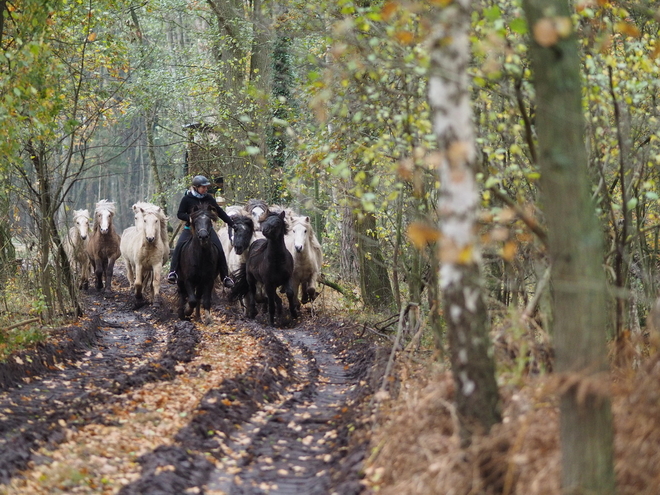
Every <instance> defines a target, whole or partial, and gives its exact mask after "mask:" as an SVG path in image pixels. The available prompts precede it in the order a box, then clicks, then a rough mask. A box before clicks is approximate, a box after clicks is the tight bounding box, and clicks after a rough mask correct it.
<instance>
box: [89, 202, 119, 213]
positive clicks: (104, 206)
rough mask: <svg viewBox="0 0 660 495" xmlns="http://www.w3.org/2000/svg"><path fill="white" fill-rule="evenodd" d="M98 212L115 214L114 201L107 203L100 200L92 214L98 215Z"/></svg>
mask: <svg viewBox="0 0 660 495" xmlns="http://www.w3.org/2000/svg"><path fill="white" fill-rule="evenodd" d="M100 211H109V212H110V213H112V214H114V213H115V203H114V201H108V200H107V199H102V200H101V201H99V202H98V203H96V209H95V210H94V213H98V212H100Z"/></svg>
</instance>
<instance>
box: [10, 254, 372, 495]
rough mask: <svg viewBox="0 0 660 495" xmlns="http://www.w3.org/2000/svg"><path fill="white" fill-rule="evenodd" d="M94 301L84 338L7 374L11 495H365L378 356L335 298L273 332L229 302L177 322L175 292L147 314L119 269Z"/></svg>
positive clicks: (60, 337)
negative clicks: (338, 312)
mask: <svg viewBox="0 0 660 495" xmlns="http://www.w3.org/2000/svg"><path fill="white" fill-rule="evenodd" d="M83 297H84V303H83V304H84V307H85V310H86V314H85V317H84V318H82V319H81V321H80V322H79V323H78V324H76V325H74V326H71V327H68V328H62V329H57V330H53V331H52V335H51V336H50V339H49V342H48V343H47V344H45V345H40V346H39V347H38V348H37V349H35V350H32V351H25V352H22V353H20V354H16V355H14V356H12V357H11V358H10V359H9V360H8V361H7V362H6V363H3V364H2V365H0V494H22V495H23V494H31V495H32V494H34V495H37V494H60V493H62V494H69V493H71V494H72V493H81V494H83V493H90V494H91V493H95V494H96V493H100V494H114V493H119V494H123V495H129V494H163V495H166V494H172V495H181V494H185V493H199V494H201V493H205V494H211V495H212V494H262V493H263V494H266V493H279V494H326V493H327V494H329V493H337V494H341V495H350V494H353V493H359V492H361V491H363V489H364V486H363V484H362V483H361V479H360V478H361V472H360V470H361V468H362V461H363V459H364V458H365V456H366V449H367V441H366V438H365V436H364V435H363V434H362V433H361V432H363V431H366V430H368V428H367V427H366V426H365V421H367V420H366V419H365V418H367V417H368V416H369V414H368V412H366V409H365V407H366V405H367V402H366V399H367V398H368V397H369V396H370V395H371V393H372V391H373V389H374V386H375V383H376V381H377V379H378V371H377V370H379V369H380V370H381V371H380V372H381V373H382V369H383V366H382V365H379V363H378V362H377V361H378V359H377V356H378V355H380V354H382V353H380V354H379V352H378V347H379V346H378V345H375V344H374V342H369V340H368V338H366V336H362V337H360V338H356V335H357V334H359V333H360V328H358V327H356V326H355V325H352V324H350V323H349V322H346V321H343V320H341V319H338V318H337V317H336V316H335V315H334V314H333V312H332V311H331V310H328V309H327V308H326V309H324V304H325V303H324V300H323V299H324V296H323V295H322V296H321V297H320V298H319V299H318V300H317V301H316V302H315V309H314V310H313V311H314V314H313V311H312V309H311V308H309V307H307V308H305V309H304V310H303V314H302V316H301V317H300V318H299V319H297V320H295V321H294V322H291V321H290V320H287V319H286V318H285V319H284V320H283V322H282V325H281V326H276V327H275V328H274V327H271V326H269V325H267V323H266V319H265V318H264V315H263V314H260V315H259V316H258V317H257V319H256V321H250V320H246V319H244V318H243V317H242V314H241V311H240V310H239V308H238V307H236V306H235V305H232V304H229V303H227V299H226V297H225V295H224V294H223V293H222V290H219V291H216V295H215V296H214V304H213V308H212V313H213V317H214V321H213V323H211V324H209V325H203V324H201V323H199V322H197V321H194V320H193V322H187V321H179V320H178V318H177V317H176V287H175V286H170V285H168V284H164V286H163V287H162V298H161V304H155V305H154V304H147V305H143V306H142V307H138V306H136V305H135V302H134V298H133V296H132V294H131V292H130V290H129V287H128V282H127V280H126V277H125V276H124V275H123V270H122V267H121V265H118V266H117V269H116V271H115V278H114V280H113V290H112V291H110V292H106V293H103V292H97V291H96V290H95V289H90V290H89V291H87V292H85V293H84V295H83ZM362 333H364V330H362Z"/></svg>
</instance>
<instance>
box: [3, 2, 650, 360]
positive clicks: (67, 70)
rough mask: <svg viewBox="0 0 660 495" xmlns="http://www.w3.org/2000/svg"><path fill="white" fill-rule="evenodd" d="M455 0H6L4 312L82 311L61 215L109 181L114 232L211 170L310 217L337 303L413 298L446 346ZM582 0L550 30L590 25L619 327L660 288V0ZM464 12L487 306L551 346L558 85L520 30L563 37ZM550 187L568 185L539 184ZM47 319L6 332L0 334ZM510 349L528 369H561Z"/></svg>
mask: <svg viewBox="0 0 660 495" xmlns="http://www.w3.org/2000/svg"><path fill="white" fill-rule="evenodd" d="M456 4H460V2H453V1H452V0H428V1H419V2H418V1H387V2H382V1H367V0H365V1H353V0H336V1H325V0H319V1H317V2H311V3H310V2H296V1H285V0H283V1H279V2H270V1H262V0H252V1H240V0H206V1H193V0H145V1H142V2H132V1H117V0H88V1H76V0H17V1H10V0H0V10H1V11H2V13H3V15H2V18H1V24H0V32H1V33H2V38H1V40H0V78H1V80H2V84H1V89H0V121H1V125H0V134H1V139H0V148H1V153H0V156H2V159H1V160H0V174H1V176H2V182H3V186H4V187H2V189H1V190H0V240H1V247H0V268H1V270H0V277H2V285H1V286H2V291H1V292H2V293H1V296H2V297H1V299H2V301H0V302H1V309H2V312H3V318H5V320H6V321H14V320H16V319H17V317H18V318H20V317H21V315H28V316H29V315H35V314H37V315H39V316H40V317H41V318H43V319H44V320H45V321H49V322H53V321H57V320H59V319H62V318H66V317H70V316H71V315H73V314H74V313H75V311H76V304H77V303H76V301H77V289H76V287H75V285H74V284H73V283H72V281H71V275H70V272H69V267H68V263H67V260H66V257H65V255H64V251H63V250H62V248H61V235H62V232H64V231H65V229H66V227H67V222H70V219H71V215H70V212H71V210H73V209H80V208H89V209H90V210H91V209H93V205H94V203H95V202H96V201H97V200H99V199H110V200H113V201H115V202H116V203H117V205H118V215H117V220H116V221H117V224H118V226H119V230H121V229H123V228H125V227H128V226H129V225H130V224H131V223H132V214H131V213H130V207H131V205H132V204H133V203H134V202H136V201H138V200H149V201H152V202H155V203H158V204H161V205H162V206H164V207H165V208H166V209H167V210H168V212H169V213H170V215H171V216H172V213H173V212H174V209H175V208H176V205H177V204H178V200H179V198H180V195H181V194H182V192H183V191H184V190H185V188H186V187H187V184H188V181H189V177H190V175H191V174H195V173H204V174H206V175H208V176H209V177H210V178H212V179H213V180H214V182H216V185H217V186H218V188H219V190H218V194H220V195H222V196H223V197H224V198H225V199H226V201H227V204H234V203H242V202H245V201H246V200H247V199H250V198H262V199H265V200H266V201H268V202H270V203H278V204H285V205H290V206H292V207H294V208H295V209H297V210H298V211H300V212H301V213H303V214H307V215H310V216H311V217H312V218H313V219H314V222H315V226H316V230H317V232H318V233H319V237H320V238H321V240H322V243H323V247H324V256H325V260H326V262H325V265H324V274H325V277H326V279H327V280H331V281H334V282H335V283H337V284H339V287H340V288H342V290H344V294H345V295H346V298H347V305H346V306H347V311H348V312H349V313H352V315H353V316H354V317H357V313H358V312H361V311H362V309H363V308H367V309H368V310H370V311H371V313H370V314H383V315H385V317H389V315H390V314H394V315H398V312H399V310H400V308H404V307H411V306H409V303H412V304H413V305H414V307H415V308H419V312H418V313H415V315H414V316H415V318H416V321H417V323H415V322H412V323H411V325H410V326H411V327H412V328H415V327H421V328H422V331H423V335H422V336H423V338H424V339H425V340H426V341H427V342H428V341H435V342H436V344H437V346H438V347H439V348H440V349H444V348H445V346H446V342H445V341H444V340H443V339H444V328H445V323H446V321H445V315H444V313H443V310H442V307H441V304H440V296H439V295H438V293H437V287H438V279H437V276H438V270H437V267H438V260H437V258H438V256H437V255H438V253H437V248H436V246H435V241H437V240H438V236H439V235H438V231H437V224H438V221H439V212H438V208H437V206H438V202H439V200H440V197H439V194H440V190H441V189H440V187H441V184H440V183H439V179H438V174H437V168H438V163H437V159H438V158H437V157H438V155H437V153H436V152H437V151H442V150H439V145H438V139H437V136H436V135H435V134H434V132H433V125H432V109H431V108H430V107H429V102H428V80H429V71H430V70H431V67H432V61H431V53H432V51H433V48H434V47H433V46H431V44H430V42H429V39H430V38H429V35H430V33H431V31H432V29H433V22H434V21H433V20H434V19H435V17H434V12H437V11H443V9H448V8H452V7H455V6H456ZM559 4H561V2H548V3H547V8H548V9H550V11H548V12H545V14H544V15H546V16H550V17H552V16H554V15H556V13H555V12H554V11H553V10H552V9H554V8H555V5H559ZM570 7H571V12H570V14H569V15H567V16H564V17H556V19H559V21H558V23H557V24H555V25H553V27H552V29H550V30H549V31H546V33H545V34H548V35H550V36H557V37H558V38H559V39H563V38H565V37H566V38H568V37H569V35H570V36H571V37H572V35H573V33H575V34H576V37H575V40H576V44H575V52H576V54H577V55H578V56H579V61H580V73H579V77H580V81H581V91H582V93H581V102H582V114H583V119H584V121H583V122H584V125H583V129H584V134H585V143H584V146H585V152H586V163H585V164H584V165H585V167H586V173H587V174H588V179H589V184H590V186H589V188H590V198H591V202H592V204H593V206H594V209H595V212H596V214H597V216H598V220H599V221H598V228H599V231H600V233H601V235H602V237H601V239H600V240H599V242H602V246H603V258H602V263H601V264H602V267H603V269H604V273H605V276H606V278H607V282H608V287H609V289H610V290H609V292H608V302H607V305H606V306H605V307H604V308H603V312H604V313H605V314H606V315H607V318H606V320H607V322H608V323H607V328H601V329H600V330H599V331H600V332H601V337H602V339H605V338H609V339H611V340H612V341H614V342H619V341H621V339H622V338H623V337H626V336H630V335H640V336H643V331H644V329H645V328H646V327H647V326H648V321H647V320H648V315H649V312H650V310H651V309H652V307H653V304H654V302H655V299H656V296H657V292H658V288H657V284H658V280H659V279H658V263H657V257H658V250H659V249H660V246H659V241H660V230H659V229H660V223H659V222H658V214H659V213H658V199H659V198H660V196H659V194H658V181H659V180H660V177H659V175H658V174H659V170H660V169H659V167H660V144H659V143H660V140H659V138H660V132H659V128H658V112H659V109H660V106H659V105H658V101H657V98H658V94H659V92H658V87H659V85H660V80H659V78H658V73H659V72H660V57H659V56H660V43H659V42H658V29H659V22H660V11H658V10H657V6H655V5H654V3H653V2H651V1H644V0H638V1H634V0H633V1H605V0H578V1H577V2H575V3H574V4H571V5H570ZM468 15H469V41H470V48H471V58H470V60H469V63H468V64H467V67H465V68H464V69H465V70H466V71H467V74H468V76H469V95H470V100H471V107H472V111H473V114H474V119H473V121H474V131H475V144H476V149H477V150H478V151H477V160H476V163H475V164H474V171H475V179H476V181H477V183H478V185H479V194H480V210H479V217H478V223H477V225H476V227H477V229H478V236H479V240H480V242H481V249H482V250H483V266H482V272H481V277H482V278H481V281H480V283H481V284H482V285H483V286H484V287H485V294H486V300H487V304H488V308H489V318H490V319H491V321H493V322H494V323H495V324H498V323H502V322H516V324H512V325H508V326H507V325H504V326H505V327H507V328H508V331H509V332H510V333H509V334H508V335H507V336H506V338H507V339H511V338H515V337H517V336H520V335H528V334H529V332H532V333H536V337H535V340H536V341H538V339H539V338H540V337H539V335H540V336H544V337H547V336H548V332H549V331H550V329H551V328H552V319H553V317H552V315H553V313H552V311H551V304H552V301H551V298H550V296H549V293H550V292H549V291H547V290H544V288H545V287H547V285H548V277H549V258H548V237H547V233H546V219H545V218H544V215H543V213H541V209H540V207H539V205H540V200H541V198H542V195H541V193H540V191H539V181H540V179H541V176H542V170H541V165H540V156H539V143H538V135H537V128H536V126H537V122H538V119H539V115H538V112H537V110H538V108H539V107H540V106H542V105H540V99H542V98H544V97H545V95H542V94H541V95H539V94H536V87H535V85H534V79H533V73H532V69H531V65H532V62H531V58H530V40H531V41H532V43H534V42H536V43H539V44H542V46H544V47H546V48H548V47H549V49H552V46H554V44H555V41H556V40H555V41H553V40H545V41H544V40H542V39H540V38H539V36H542V35H543V34H544V33H543V32H541V33H540V34H539V32H536V31H534V30H533V29H530V27H529V25H528V21H527V17H526V16H525V12H524V11H523V5H521V3H520V2H518V1H504V0H502V1H495V0H494V1H485V0H484V1H475V2H472V3H471V4H470V5H469V12H468ZM552 18H553V19H554V18H555V17H552ZM566 20H567V21H568V23H566ZM560 21H561V22H560ZM533 31H534V32H533ZM459 76H460V75H459V74H457V75H456V77H459ZM555 199H556V200H557V201H560V202H566V201H568V202H569V203H568V204H569V205H570V201H571V200H572V199H573V198H570V197H569V198H547V197H546V198H543V200H544V201H546V202H552V201H553V200H555ZM576 205H577V203H576ZM172 225H173V226H175V224H174V222H172ZM521 315H522V316H524V320H523V321H525V325H518V323H517V322H518V321H519V320H520V317H521ZM411 317H412V316H411ZM393 321H394V322H396V318H395V319H394V320H393ZM381 323H382V322H381ZM383 328H387V327H386V326H384V327H383ZM499 328H502V327H499ZM530 328H531V330H530ZM39 338H40V333H39V330H38V329H34V330H25V331H22V332H20V334H18V335H14V333H11V334H9V333H3V335H2V343H1V345H2V346H3V349H9V348H10V346H9V341H10V340H11V339H14V340H16V341H18V342H29V341H30V340H31V339H39ZM519 355H520V356H527V357H525V359H523V360H521V361H517V362H516V364H515V365H516V366H518V367H519V368H520V370H522V371H521V372H523V371H524V372H529V371H530V370H532V369H533V370H534V371H535V372H537V371H541V370H542V369H543V368H544V367H546V366H549V365H551V360H543V359H537V358H538V355H536V356H535V355H533V354H532V357H529V355H528V354H525V353H524V352H521V353H520V354H519Z"/></svg>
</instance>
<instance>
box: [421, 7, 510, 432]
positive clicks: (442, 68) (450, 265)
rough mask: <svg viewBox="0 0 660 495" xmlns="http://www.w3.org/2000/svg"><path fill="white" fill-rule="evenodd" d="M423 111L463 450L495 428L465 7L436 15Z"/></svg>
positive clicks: (497, 412) (497, 417) (496, 404)
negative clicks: (430, 145)
mask: <svg viewBox="0 0 660 495" xmlns="http://www.w3.org/2000/svg"><path fill="white" fill-rule="evenodd" d="M435 14H436V18H435V19H434V24H433V31H432V33H431V42H432V44H431V68H430V77H429V103H430V106H431V110H432V112H433V127H434V132H435V134H436V135H437V137H438V144H439V149H440V153H439V156H438V172H439V176H440V200H439V204H438V206H439V213H440V231H441V234H442V235H441V238H440V239H441V240H440V242H441V244H440V261H441V269H440V287H441V289H442V291H443V296H444V308H445V317H446V319H447V336H448V340H449V347H450V360H451V365H452V371H453V375H454V382H455V384H456V410H457V413H458V418H459V421H460V425H461V439H462V441H463V444H464V445H465V444H468V443H469V442H470V439H471V436H472V434H474V433H480V432H481V433H485V432H488V431H489V430H490V428H491V426H492V425H493V424H495V423H497V422H499V421H500V420H501V417H500V410H499V395H498V390H497V382H496V381H495V364H494V361H493V357H492V353H490V352H489V348H490V340H489V336H488V331H489V322H488V313H487V309H486V304H485V299H484V289H483V286H482V283H483V281H482V276H481V271H480V263H481V252H480V248H479V245H478V239H477V235H476V228H477V223H476V221H477V209H478V207H479V201H480V195H479V191H478V190H477V184H476V181H475V172H474V167H475V163H476V153H475V148H474V131H473V127H472V109H471V108H470V95H469V91H468V78H467V67H468V63H469V59H470V50H469V39H468V30H469V27H470V1H469V0H458V1H456V2H454V3H452V4H450V5H449V6H447V7H445V8H443V9H437V10H436V11H435Z"/></svg>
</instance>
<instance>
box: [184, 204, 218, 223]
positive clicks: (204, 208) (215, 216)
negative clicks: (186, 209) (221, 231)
mask: <svg viewBox="0 0 660 495" xmlns="http://www.w3.org/2000/svg"><path fill="white" fill-rule="evenodd" d="M203 213H206V214H207V215H209V216H210V217H211V220H213V221H215V220H217V219H218V214H217V213H216V212H215V209H213V208H210V207H209V206H208V205H205V206H202V207H201V208H198V209H196V210H194V211H193V212H192V213H191V214H190V219H191V220H193V219H194V218H197V217H198V216H199V215H201V214H203Z"/></svg>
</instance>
